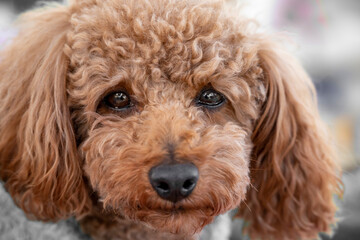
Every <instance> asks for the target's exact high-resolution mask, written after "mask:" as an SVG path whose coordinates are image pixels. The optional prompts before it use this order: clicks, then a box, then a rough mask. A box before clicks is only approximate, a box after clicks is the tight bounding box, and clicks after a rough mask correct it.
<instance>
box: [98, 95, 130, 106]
mask: <svg viewBox="0 0 360 240" xmlns="http://www.w3.org/2000/svg"><path fill="white" fill-rule="evenodd" d="M104 103H105V104H106V105H107V106H108V107H110V108H112V109H115V110H122V109H125V108H129V107H131V105H132V104H131V100H130V97H129V95H128V94H126V93H125V92H113V93H110V94H108V95H107V96H106V97H105V98H104Z"/></svg>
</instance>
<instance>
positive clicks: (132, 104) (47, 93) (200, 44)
mask: <svg viewBox="0 0 360 240" xmlns="http://www.w3.org/2000/svg"><path fill="white" fill-rule="evenodd" d="M249 25H250V22H248V21H245V20H241V19H237V18H234V16H233V15H231V14H228V11H226V9H225V6H224V4H223V3H220V2H212V1H210V2H209V1H205V2H200V1H176V0H173V1H166V0H157V1H145V0H144V1H125V0H117V1H115V0H107V1H95V0H94V1H90V0H83V1H80V0H78V1H75V2H74V3H73V4H72V5H70V6H68V7H64V6H57V7H55V8H48V9H43V10H40V11H33V12H30V13H27V14H25V15H24V16H23V21H22V25H21V29H20V32H19V35H18V37H17V38H16V39H14V40H13V42H12V44H11V46H9V47H8V48H7V50H5V52H4V54H3V55H2V59H1V62H0V73H1V81H0V99H1V105H0V116H1V119H0V173H1V178H2V179H3V180H4V181H5V183H6V187H7V189H8V191H9V192H10V193H11V195H12V196H13V198H14V200H15V201H16V203H17V204H18V205H19V206H20V207H21V208H23V209H24V211H25V212H27V213H28V214H29V216H33V217H36V218H38V219H42V220H49V219H50V220H56V219H60V218H65V217H68V216H70V215H76V216H78V217H81V216H82V215H84V214H86V213H87V212H89V211H90V210H91V208H92V203H91V199H90V195H91V192H92V191H94V192H95V193H96V196H98V198H99V201H100V202H102V204H103V207H104V209H105V210H109V211H111V212H114V214H118V215H121V216H125V217H127V218H129V219H133V220H137V221H142V222H144V223H146V224H148V225H149V226H151V227H153V228H155V229H159V230H162V231H170V232H173V233H187V234H194V233H196V232H199V231H200V230H201V229H202V228H203V227H204V226H205V225H206V224H208V223H210V222H211V221H212V220H213V218H214V217H215V216H217V215H219V214H222V213H225V212H227V211H229V210H231V209H234V208H237V207H238V208H239V212H238V215H239V216H240V217H243V218H245V219H246V220H248V221H249V226H248V230H249V233H250V235H252V236H258V237H264V236H266V237H267V238H269V237H270V238H271V237H275V238H297V237H301V238H310V237H315V236H317V233H318V232H321V231H329V229H330V226H329V225H330V224H332V223H333V222H334V212H335V206H334V204H333V201H332V194H333V193H334V192H338V191H339V189H338V185H339V180H338V178H337V176H336V172H335V171H336V167H335V165H334V163H333V156H332V154H331V152H332V151H331V149H330V148H329V145H328V143H327V141H328V140H327V139H326V137H325V135H324V132H323V127H322V123H321V122H320V120H319V117H318V113H317V108H316V103H315V100H314V98H315V94H314V89H313V85H312V83H311V81H310V80H309V78H308V76H307V75H306V73H305V72H304V71H303V69H302V68H301V67H300V65H299V64H298V63H297V62H296V61H295V60H294V59H293V58H291V57H290V56H288V55H287V54H286V53H284V52H283V50H281V48H280V47H279V46H277V45H276V44H275V43H274V42H273V41H272V40H269V38H268V37H267V36H265V35H263V34H259V33H256V32H253V31H251V30H250V29H249Z"/></svg>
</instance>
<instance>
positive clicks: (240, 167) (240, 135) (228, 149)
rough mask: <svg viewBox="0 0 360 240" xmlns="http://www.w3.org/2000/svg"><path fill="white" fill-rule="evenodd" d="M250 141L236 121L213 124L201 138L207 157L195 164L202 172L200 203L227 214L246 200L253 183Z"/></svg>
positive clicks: (198, 186)
mask: <svg viewBox="0 0 360 240" xmlns="http://www.w3.org/2000/svg"><path fill="white" fill-rule="evenodd" d="M251 147H252V144H251V140H250V138H249V135H248V134H247V133H246V131H245V130H244V129H242V128H241V127H239V126H238V125H237V124H235V123H227V124H225V126H223V127H220V126H218V127H214V128H213V130H211V131H208V132H207V133H206V134H205V135H204V136H203V137H202V149H203V151H204V152H208V153H209V154H208V155H207V157H206V158H203V159H202V160H199V161H197V162H196V163H195V164H196V165H197V166H198V168H199V171H200V178H199V182H198V185H197V188H196V189H195V191H194V196H193V197H194V198H196V199H197V200H196V201H198V204H201V205H204V206H212V208H213V209H212V210H213V213H209V214H215V215H218V214H220V213H224V212H226V211H228V210H230V209H232V208H235V207H237V206H238V204H239V203H240V202H241V201H242V200H244V198H245V194H246V190H247V188H248V186H249V183H250V178H249V161H250V160H249V156H250V152H251Z"/></svg>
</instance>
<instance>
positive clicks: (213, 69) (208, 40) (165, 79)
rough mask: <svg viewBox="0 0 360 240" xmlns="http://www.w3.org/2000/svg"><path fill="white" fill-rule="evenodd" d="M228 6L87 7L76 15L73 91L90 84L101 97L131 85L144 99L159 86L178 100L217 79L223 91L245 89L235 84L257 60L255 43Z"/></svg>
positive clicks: (161, 0)
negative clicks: (231, 14)
mask: <svg viewBox="0 0 360 240" xmlns="http://www.w3.org/2000/svg"><path fill="white" fill-rule="evenodd" d="M135 2H136V3H135ZM223 12H224V9H223V5H222V3H220V2H214V1H210V2H203V1H178V0H173V1H165V0H155V1H141V0H139V1H121V0H120V1H99V2H97V4H93V5H91V4H90V5H89V6H85V7H84V8H83V9H82V10H81V11H80V12H78V13H76V14H73V16H72V18H71V22H72V25H73V28H72V32H71V33H69V34H68V39H69V42H68V45H69V47H70V48H71V55H70V56H69V57H70V68H71V73H70V78H69V79H70V81H69V83H70V84H69V91H70V92H71V91H72V88H74V89H77V90H78V89H79V88H85V89H86V90H84V92H87V93H88V96H86V98H87V99H99V98H101V97H102V96H103V94H104V92H108V91H109V89H114V88H116V87H117V86H119V85H126V86H127V87H129V89H131V90H132V91H134V95H136V96H138V97H139V98H142V99H149V98H151V97H155V96H153V95H151V94H154V93H151V91H152V90H154V91H155V90H156V91H155V92H156V94H158V93H159V91H158V89H163V90H165V91H162V93H163V94H166V93H168V95H169V96H167V97H170V98H171V97H178V95H181V93H182V96H181V97H184V95H188V96H190V98H193V97H194V96H195V95H196V94H197V93H198V92H199V91H201V89H202V88H203V87H204V86H207V85H208V84H209V83H211V84H212V85H213V86H214V87H216V89H217V90H220V91H221V88H222V89H225V91H226V92H230V91H234V92H236V91H237V92H238V90H237V89H236V88H237V87H239V86H240V85H239V84H235V82H236V81H239V79H240V78H241V76H243V75H244V74H246V73H247V72H251V71H249V69H250V68H251V67H252V66H254V65H256V64H254V62H253V61H254V57H253V56H255V55H256V54H255V53H254V51H255V50H254V49H255V48H254V47H253V46H251V44H253V43H252V42H251V40H250V38H248V37H245V36H246V35H245V33H246V27H244V26H245V25H244V23H241V24H240V23H238V22H235V21H233V20H232V19H231V17H229V16H226V14H224V13H223ZM109 16H111V17H109ZM248 56H251V57H248ZM234 79H235V80H236V81H234ZM166 89H169V91H166ZM230 89H232V90H230ZM184 90H185V91H184ZM175 92H179V94H174V93H175ZM234 95H235V94H234ZM73 96H75V97H76V98H78V95H76V94H73ZM185 97H187V96H185ZM86 102H88V100H85V99H84V105H86Z"/></svg>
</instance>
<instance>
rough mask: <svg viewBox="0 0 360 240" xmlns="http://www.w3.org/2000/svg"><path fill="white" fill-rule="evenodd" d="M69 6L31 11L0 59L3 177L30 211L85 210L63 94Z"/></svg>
mask: <svg viewBox="0 0 360 240" xmlns="http://www.w3.org/2000/svg"><path fill="white" fill-rule="evenodd" d="M69 21H70V12H69V9H68V8H67V7H64V6H56V7H54V8H44V9H41V10H36V11H32V12H29V13H26V14H24V15H23V16H22V18H21V19H20V21H19V34H18V36H17V37H16V38H15V39H14V40H13V41H12V43H11V44H10V45H9V46H8V47H7V48H6V49H5V50H4V51H3V53H2V54H1V60H0V102H1V104H0V177H1V179H2V180H3V181H4V182H5V187H6V189H7V190H8V191H9V193H10V194H11V195H12V197H13V199H14V201H15V202H16V204H18V205H19V206H20V207H21V208H22V209H23V210H24V211H25V212H26V213H27V214H28V216H30V217H34V218H37V219H41V220H57V219H61V218H66V217H68V216H70V215H72V214H74V215H77V216H79V215H80V214H82V213H84V212H85V211H86V208H87V207H86V206H87V201H88V197H87V196H88V194H87V190H86V188H85V183H84V181H83V178H82V170H81V163H80V161H79V157H78V153H77V150H76V142H75V136H74V131H73V129H72V124H71V121H70V113H69V109H68V107H67V98H66V95H67V93H66V72H67V65H68V59H67V57H66V56H65V54H64V47H65V42H66V34H67V32H68V30H69V29H70V22H69Z"/></svg>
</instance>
